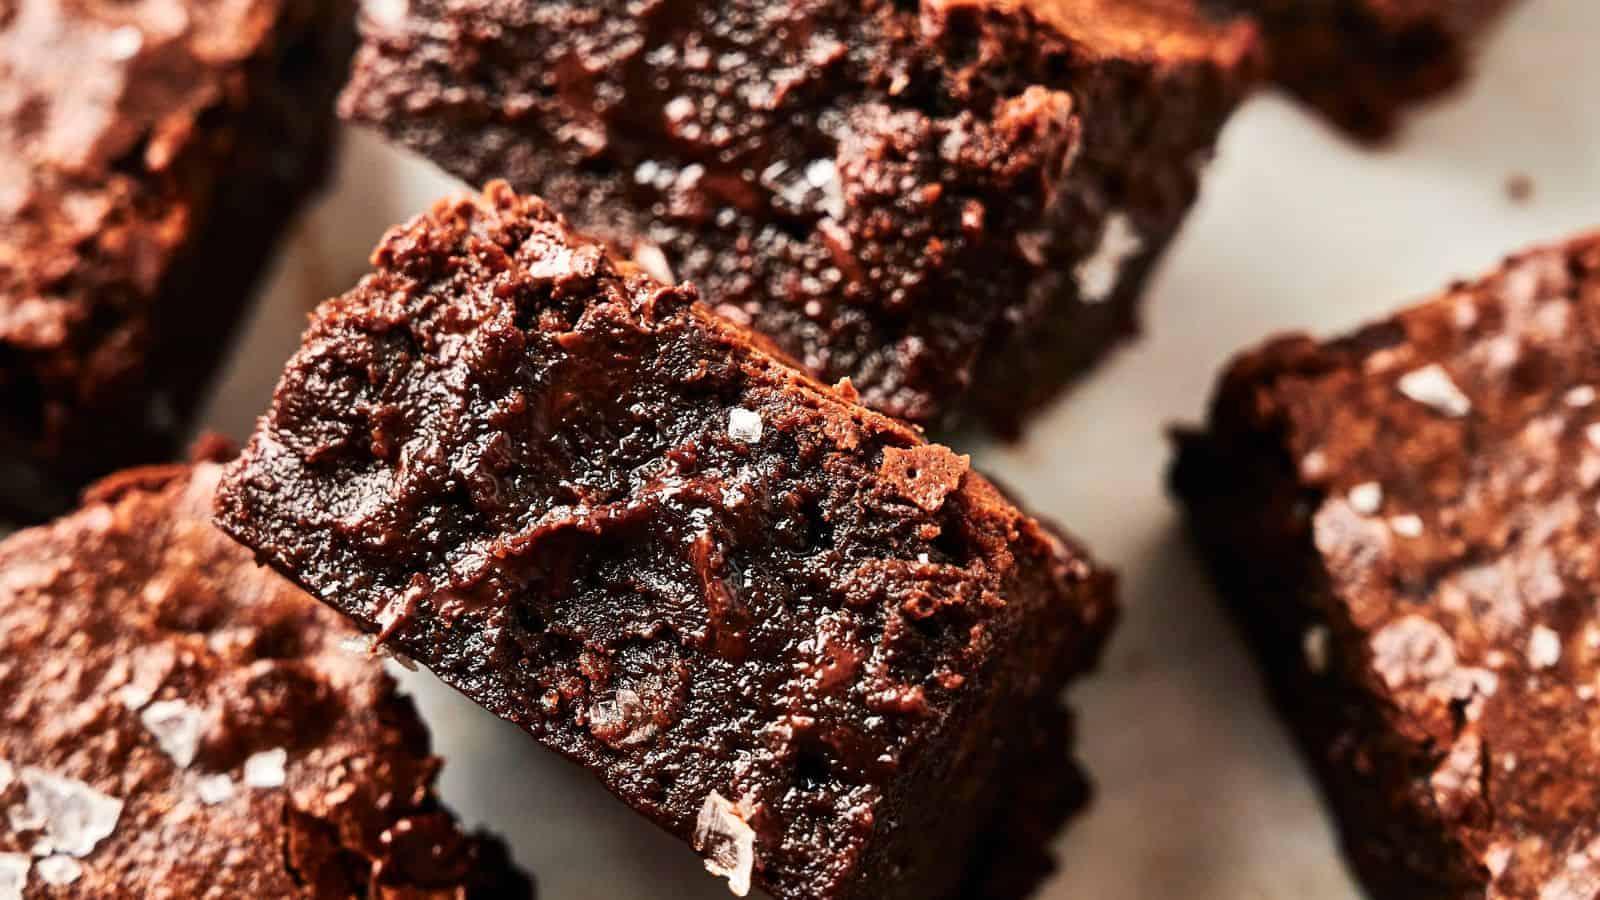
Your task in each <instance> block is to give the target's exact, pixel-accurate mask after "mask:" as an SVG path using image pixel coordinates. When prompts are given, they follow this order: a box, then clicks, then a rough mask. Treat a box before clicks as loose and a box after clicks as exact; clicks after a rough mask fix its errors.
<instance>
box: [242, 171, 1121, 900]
mask: <svg viewBox="0 0 1600 900" xmlns="http://www.w3.org/2000/svg"><path fill="white" fill-rule="evenodd" d="M373 260H374V264H375V266H376V271H374V272H373V273H372V274H370V275H368V276H367V277H366V278H365V279H363V280H362V282H361V283H360V284H359V285H358V286H357V287H356V288H354V289H353V290H351V291H350V292H349V293H347V294H346V295H344V296H343V297H340V298H335V299H333V300H330V301H328V302H327V303H325V304H324V305H323V306H322V307H320V308H319V309H318V311H317V312H316V313H315V314H314V316H313V319H312V324H311V327H310V329H309V331H308V332H307V333H306V335H305V338H304V341H303V344H302V346H301V349H300V351H299V353H298V354H297V355H296V356H295V357H294V358H293V360H292V361H291V362H290V363H289V365H288V368H287V370H286V372H285V374H284V377H283V380H282V382H280V384H279V386H278V389H277V393H276V396H275V398H274V402H273V405H272V409H271V411H270V412H269V413H268V414H267V415H266V416H265V417H264V418H263V419H262V420H261V422H260V424H259V426H258V428H257V431H256V433H255V435H254V437H253V438H252V439H251V441H250V444H249V446H248V448H247V449H246V451H245V454H244V455H243V456H242V457H241V458H240V460H239V461H238V462H237V463H235V464H234V465H233V466H232V467H230V469H229V470H228V473H227V475H226V477H225V478H224V481H223V485H222V487H221V488H220V489H219V491H218V512H219V521H220V522H221V524H222V526H223V528H224V529H225V530H227V531H228V532H230V533H231V534H233V535H234V536H235V537H237V538H238V539H240V540H241V541H243V542H244V543H245V544H246V545H248V546H250V547H252V548H254V549H255V550H256V551H257V552H258V553H259V554H260V555H261V557H262V558H263V559H265V560H266V561H268V562H270V563H271V564H272V565H274V566H276V567H278V568H279V569H281V570H282V571H283V572H285V573H286V574H288V575H289V576H291V577H293V578H294V579H296V580H297V581H299V582H300V583H301V584H303V585H305V586H306V587H307V588H308V589H310V590H311V591H312V592H313V593H314V594H316V595H317V596H320V597H322V598H323V599H324V600H325V601H326V602H328V603H329V604H331V605H333V606H335V607H336V608H338V609H339V610H341V611H343V612H345V613H346V614H348V615H350V616H351V617H352V618H354V619H356V620H357V621H358V622H360V623H361V624H362V626H363V627H364V628H366V629H368V630H369V631H372V632H376V633H377V634H378V635H379V638H380V640H381V641H382V642H383V643H384V644H385V645H389V646H393V647H395V648H397V649H399V650H402V651H403V652H405V653H407V654H409V655H410V656H412V657H413V658H415V659H417V660H419V661H420V662H422V663H424V664H426V665H428V666H429V667H431V668H432V669H433V670H434V672H435V673H437V674H438V675H439V676H441V677H442V678H443V679H444V680H445V681H446V682H448V683H450V684H451V685H453V686H455V687H456V688H458V689H460V690H461V691H462V692H464V693H465V694H467V695H468V696H469V697H471V698H472V699H474V700H476V701H477V702H478V703H480V704H481V705H483V706H484V707H486V708H487V709H489V710H490V711H492V712H494V713H495V714H497V715H499V716H502V717H504V718H506V719H508V720H510V721H512V722H514V723H516V724H517V725H519V726H521V727H522V728H523V729H525V730H526V731H527V732H528V733H530V734H531V735H533V736H534V737H535V738H537V739H538V740H539V741H541V742H543V743H544V744H546V745H547V746H549V747H551V748H553V749H555V750H557V751H559V752H560V753H562V754H564V755H566V756H567V757H569V758H571V759H572V760H574V761H576V762H578V763H579V764H581V765H583V766H584V767H586V768H588V769H589V770H590V771H592V772H593V773H594V774H595V775H596V776H598V777H599V778H600V779H601V780H602V781H603V782H604V783H605V784H606V785H607V786H608V787H609V788H610V789H611V790H612V791H613V792H614V793H615V794H617V796H619V797H620V798H622V799H623V800H625V801H627V802H628V803H629V804H631V805H632V806H633V807H635V808H636V809H637V810H639V811H640V812H642V813H644V814H645V815H647V816H649V817H650V818H652V819H654V820H655V821H656V822H658V823H660V824H661V825H662V826H664V827H666V828H667V829H669V830H671V831H673V832H675V833H677V834H678V835H680V836H682V837H684V838H688V839H690V840H691V841H692V842H693V844H694V846H695V847H696V849H698V850H700V851H701V852H702V853H703V854H704V855H705V857H706V865H707V867H708V868H709V869H710V870H711V871H713V872H715V873H718V874H725V875H727V876H728V878H729V879H730V884H731V885H732V886H733V887H734V888H735V890H736V891H737V892H740V893H742V892H743V891H744V889H745V888H746V887H747V886H748V885H749V884H752V883H754V884H759V885H762V886H764V887H765V888H767V889H768V890H769V891H771V892H772V893H773V894H774V895H775V896H777V897H779V898H800V897H805V898H822V900H831V898H866V897H872V898H879V900H884V898H889V900H892V898H900V897H918V898H937V897H943V896H947V895H949V893H950V892H951V891H952V890H953V889H954V887H955V886H956V884H957V882H958V879H959V877H960V876H961V874H962V871H963V868H964V866H965V863H966V860H967V859H968V857H969V851H970V849H971V848H972V847H973V845H974V842H975V841H976V840H977V839H978V837H979V835H978V834H977V832H978V830H979V826H980V824H982V822H983V818H984V815H985V814H986V813H989V812H990V811H991V810H992V809H993V807H994V805H995V802H996V800H997V799H998V798H999V797H1000V795H1001V792H1002V791H1004V790H1009V788H1008V787H1006V786H1004V785H1003V784H1002V782H1003V781H1004V780H1005V779H1003V778H1001V777H1000V776H1001V774H1002V773H1003V772H1005V771H1007V769H1006V766H1007V765H1008V764H1010V763H1012V761H1014V760H1018V759H1021V758H1023V757H1022V755H1021V754H1022V753H1023V751H1024V750H1025V749H1026V747H1025V746H1023V745H1025V744H1027V743H1028V741H1030V740H1032V739H1031V738H1030V737H1029V735H1030V734H1032V733H1034V731H1035V729H1036V728H1038V727H1039V725H1038V722H1037V714H1036V710H1037V709H1038V707H1039V704H1040V702H1041V701H1045V700H1051V699H1054V698H1055V696H1056V695H1057V693H1058V691H1059V690H1060V688H1061V686H1062V685H1063V683H1064V682H1066V681H1067V680H1068V679H1069V678H1070V677H1071V676H1073V675H1076V674H1078V673H1079V672H1081V671H1082V670H1084V669H1085V668H1087V667H1088V666H1089V665H1091V664H1092V663H1093V661H1094V660H1095V658H1096V656H1097V654H1098V651H1099V647H1100V644H1101V642H1102V640H1103V638H1104V637H1105V634H1106V631H1107V630H1108V628H1109V627H1110V624H1111V622H1112V618H1113V612H1114V607H1113V600H1112V582H1111V578H1110V576H1109V575H1108V574H1106V573H1105V572H1103V571H1101V570H1100V569H1098V568H1096V567H1095V566H1094V564H1093V563H1091V562H1090V560H1089V559H1088V557H1087V556H1086V554H1085V553H1084V552H1083V551H1082V550H1081V549H1079V548H1078V547H1077V546H1076V545H1075V544H1072V543H1070V542H1069V541H1067V540H1065V539H1063V538H1060V537H1058V536H1057V535H1056V534H1055V532H1053V531H1052V530H1051V529H1049V528H1047V527H1046V526H1044V525H1042V524H1040V523H1039V522H1038V521H1037V520H1035V519H1033V518H1031V517H1029V516H1028V515H1026V514H1025V513H1023V512H1021V511H1019V510H1018V509H1017V507H1016V506H1014V505H1013V504H1012V503H1011V502H1010V501H1008V500H1007V499H1006V498H1005V497H1004V496H1003V495H1002V494H1000V493H999V492H998V491H997V490H996V489H995V488H994V487H993V486H992V485H991V484H990V483H989V482H988V481H987V480H985V479H984V478H983V476H981V475H979V474H978V473H976V472H974V471H973V470H972V469H971V468H970V467H969V464H968V459H967V457H965V456H959V455H957V454H955V453H953V452H952V451H950V450H948V449H946V448H944V447H941V446H938V445H934V444H929V443H927V442H926V441H925V440H923V438H922V437H921V436H920V434H919V432H917V431H916V430H914V429H913V428H911V427H909V426H907V425H905V424H904V423H901V422H899V421H898V420H894V419H890V418H888V417H885V416H882V415H879V414H876V413H873V412H871V411H869V410H867V409H865V408H864V407H862V406H860V405H858V404H857V403H855V402H854V394H853V391H851V390H850V388H849V386H848V385H843V386H841V387H839V388H829V387H827V386H825V385H822V384H821V383H819V382H816V381H813V380H812V379H810V378H809V377H808V376H806V375H805V374H803V373H802V372H801V371H800V370H798V369H797V368H795V367H793V366H792V365H791V364H790V363H788V362H787V361H785V360H784V359H783V358H782V357H781V356H778V355H775V354H774V353H772V352H770V351H769V350H767V349H766V347H765V344H764V342H763V341H762V340H761V339H759V338H758V337H757V336H755V335H754V334H752V333H751V332H750V331H748V330H746V329H744V328H742V327H740V326H738V325H737V324H734V323H731V322H728V321H727V320H724V319H722V318H720V317H718V316H717V315H715V314H713V313H712V312H711V311H710V310H709V309H707V308H706V307H704V306H702V305H701V304H700V303H698V302H697V300H696V293H695V290H694V288H693V287H691V286H688V285H682V286H678V287H671V286H664V285H662V284H660V283H659V282H657V281H656V280H655V279H654V278H652V277H651V276H650V275H649V274H648V273H646V272H645V271H644V270H643V269H641V268H640V267H638V266H636V265H634V264H632V263H629V262H626V261H616V260H614V259H612V258H610V257H608V255H607V253H606V251H605V250H604V249H603V247H602V246H601V245H599V244H596V243H593V242H591V241H588V240H586V239H584V238H581V237H578V236H576V235H575V234H573V233H572V232H571V231H569V230H568V228H567V226H566V224H565V222H564V221H563V220H562V219H561V218H560V217H559V216H558V215H557V214H555V213H554V212H552V211H551V209H550V208H549V207H547V206H546V205H545V204H544V203H543V202H542V201H540V200H537V199H534V198H531V197H520V196H518V195H516V194H514V193H513V192H512V190H511V189H510V188H509V187H508V186H506V184H505V183H503V182H498V183H494V184H492V185H491V186H490V187H489V188H488V189H487V190H486V192H485V193H484V194H483V195H482V196H468V197H460V198H456V199H452V200H447V201H444V202H441V203H440V204H438V205H437V206H435V207H434V209H433V210H432V211H431V212H429V213H428V214H426V215H424V216H422V217H420V218H418V219H417V220H415V221H413V222H411V223H410V224H408V225H405V226H402V227H400V228H397V229H395V230H393V231H391V232H390V233H389V234H388V235H387V236H386V237H385V239H384V240H383V242H382V244H381V245H380V246H379V248H378V249H377V251H376V253H375V255H374V257H373ZM1058 751H1059V753H1060V754H1061V755H1062V756H1063V757H1064V756H1065V755H1066V754H1067V752H1068V748H1067V747H1060V748H1058Z"/></svg>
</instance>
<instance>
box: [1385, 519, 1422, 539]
mask: <svg viewBox="0 0 1600 900" xmlns="http://www.w3.org/2000/svg"><path fill="white" fill-rule="evenodd" d="M1389 527H1390V528H1393V529H1394V533H1395V534H1398V535H1400V536H1401V537H1408V538H1414V537H1422V519H1421V518H1420V517H1418V516H1395V517H1394V518H1392V519H1390V520H1389Z"/></svg>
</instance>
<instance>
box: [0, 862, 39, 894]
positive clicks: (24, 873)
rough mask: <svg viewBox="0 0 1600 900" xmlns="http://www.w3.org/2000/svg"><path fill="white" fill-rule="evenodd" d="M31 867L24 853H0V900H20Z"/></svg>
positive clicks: (31, 863)
mask: <svg viewBox="0 0 1600 900" xmlns="http://www.w3.org/2000/svg"><path fill="white" fill-rule="evenodd" d="M32 865H33V861H32V860H30V859H28V855H27V854H26V853H0V900H22V889H23V888H24V887H27V885H28V868H29V867H30V866H32Z"/></svg>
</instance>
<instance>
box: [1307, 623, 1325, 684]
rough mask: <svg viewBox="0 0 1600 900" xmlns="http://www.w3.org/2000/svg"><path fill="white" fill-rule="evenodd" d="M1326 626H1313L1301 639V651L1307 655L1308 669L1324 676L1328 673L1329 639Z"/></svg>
mask: <svg viewBox="0 0 1600 900" xmlns="http://www.w3.org/2000/svg"><path fill="white" fill-rule="evenodd" d="M1329 637H1331V634H1330V632H1329V631H1328V626H1326V625H1313V626H1311V627H1310V628H1307V629H1306V633H1305V634H1304V635H1302V636H1301V638H1300V649H1301V652H1302V653H1304V654H1305V660H1306V668H1308V669H1310V670H1311V671H1313V672H1315V673H1317V674H1319V675H1320V674H1322V673H1323V672H1326V671H1328V638H1329Z"/></svg>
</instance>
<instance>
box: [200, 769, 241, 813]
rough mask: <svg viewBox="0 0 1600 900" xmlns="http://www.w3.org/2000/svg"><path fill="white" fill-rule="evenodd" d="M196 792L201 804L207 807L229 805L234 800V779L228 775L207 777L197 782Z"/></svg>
mask: <svg viewBox="0 0 1600 900" xmlns="http://www.w3.org/2000/svg"><path fill="white" fill-rule="evenodd" d="M194 790H195V793H196V794H199V795H200V802H201V803H204V804H205V805H207V806H216V805H217V804H218V803H227V802H228V801H229V800H232V799H233V779H232V778H229V777H228V776H227V775H226V774H222V773H219V774H216V775H207V776H205V777H203V778H201V779H200V780H199V781H197V782H195V786H194Z"/></svg>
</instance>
